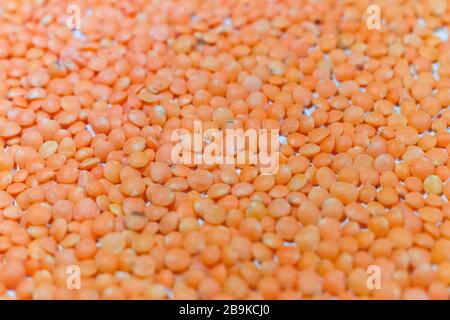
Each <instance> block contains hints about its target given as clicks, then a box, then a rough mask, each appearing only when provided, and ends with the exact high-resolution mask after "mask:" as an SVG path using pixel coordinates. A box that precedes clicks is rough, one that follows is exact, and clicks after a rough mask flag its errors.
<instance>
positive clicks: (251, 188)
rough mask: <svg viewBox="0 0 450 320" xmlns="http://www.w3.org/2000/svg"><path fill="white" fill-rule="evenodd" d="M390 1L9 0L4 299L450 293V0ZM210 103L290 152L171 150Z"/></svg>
mask: <svg viewBox="0 0 450 320" xmlns="http://www.w3.org/2000/svg"><path fill="white" fill-rule="evenodd" d="M73 2H74V3H76V4H78V5H79V6H80V9H81V14H82V16H81V30H74V31H71V30H69V29H68V28H67V27H66V19H67V14H66V8H67V6H68V5H69V4H72V3H73ZM383 3H384V5H383V6H381V14H382V19H383V20H382V25H381V29H380V30H369V29H368V28H367V26H366V19H367V14H366V8H367V7H368V6H369V5H370V4H371V3H370V2H369V1H365V0H361V1H334V0H324V1H310V0H277V1H261V0H246V1H244V0H217V1H200V0H179V1H173V0H167V1H166V0H164V1H147V0H133V1H131V0H129V1H115V0H111V1H96V0H89V1H88V0H79V1H62V0H49V1H45V0H29V1H15V0H2V1H1V3H0V143H1V147H2V148H1V150H0V298H4V299H336V298H337V299H449V287H450V204H449V201H448V200H449V199H450V181H449V177H450V161H449V153H450V132H449V122H450V108H449V105H450V43H449V41H448V28H449V25H450V4H449V3H448V1H446V0H418V1H409V0H406V1H397V0H393V1H385V2H383ZM445 32H446V34H447V36H446V37H445V35H443V34H445ZM196 120H197V121H202V123H203V125H204V127H205V128H227V127H232V128H243V129H249V128H253V129H255V128H257V129H258V128H276V129H280V132H281V135H282V137H281V138H280V141H282V144H281V154H280V167H279V170H278V172H277V173H276V174H274V175H270V176H263V175H261V173H260V171H259V169H258V167H257V166H254V165H236V166H233V165H219V164H217V165H180V164H174V163H172V161H171V159H170V150H171V147H172V146H173V142H172V141H171V140H170V135H171V133H172V132H173V131H174V130H175V129H178V128H185V129H188V130H192V127H193V123H194V121H196ZM68 266H78V267H79V268H80V271H81V288H80V289H78V290H77V289H75V290H72V289H71V288H69V287H68V286H67V278H68V273H67V270H68V269H67V267H68ZM371 266H375V267H377V268H379V270H380V271H381V287H380V288H379V289H373V288H371V287H370V286H368V285H367V279H368V277H369V274H368V272H367V270H369V269H370V267H371Z"/></svg>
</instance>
